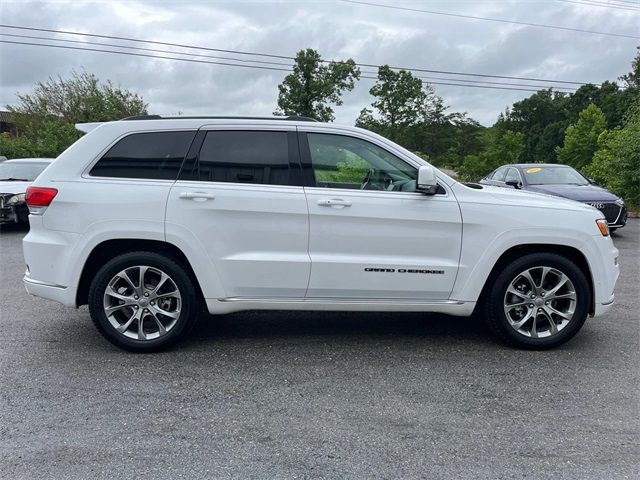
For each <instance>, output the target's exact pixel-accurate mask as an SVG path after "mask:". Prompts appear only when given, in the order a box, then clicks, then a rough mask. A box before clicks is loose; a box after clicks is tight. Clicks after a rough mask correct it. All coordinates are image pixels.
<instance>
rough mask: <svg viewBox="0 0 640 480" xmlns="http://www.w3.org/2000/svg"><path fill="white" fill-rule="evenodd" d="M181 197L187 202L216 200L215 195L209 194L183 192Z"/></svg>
mask: <svg viewBox="0 0 640 480" xmlns="http://www.w3.org/2000/svg"><path fill="white" fill-rule="evenodd" d="M179 196H180V198H183V199H185V200H194V201H196V202H204V201H205V200H213V199H214V198H216V197H215V195H212V194H210V193H207V192H182V193H181V194H180V195H179Z"/></svg>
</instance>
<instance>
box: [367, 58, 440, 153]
mask: <svg viewBox="0 0 640 480" xmlns="http://www.w3.org/2000/svg"><path fill="white" fill-rule="evenodd" d="M369 93H370V94H371V95H372V96H373V97H375V101H374V102H373V103H372V104H371V106H372V107H373V109H374V110H371V109H369V108H365V109H363V110H362V111H361V112H360V116H359V117H358V119H357V120H356V125H357V126H359V127H363V128H367V129H369V130H373V131H377V132H379V133H382V134H384V135H386V136H388V137H390V138H391V139H392V140H395V141H399V142H401V143H402V141H403V140H404V141H405V143H406V140H407V139H408V138H410V137H411V134H410V133H409V130H408V129H410V128H412V127H416V126H418V125H424V124H427V123H434V122H438V121H441V120H443V118H444V117H445V115H444V112H445V110H446V107H445V106H444V102H443V100H442V98H440V97H439V96H438V95H436V94H435V91H434V89H433V87H432V86H431V85H423V83H422V80H420V79H419V78H417V77H415V76H414V75H413V74H412V73H411V72H408V71H406V70H399V71H395V70H392V69H391V68H390V67H389V66H388V65H383V66H381V67H379V68H378V79H377V81H376V83H375V85H373V87H371V89H370V90H369Z"/></svg>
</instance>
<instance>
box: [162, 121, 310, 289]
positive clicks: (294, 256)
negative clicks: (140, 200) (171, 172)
mask: <svg viewBox="0 0 640 480" xmlns="http://www.w3.org/2000/svg"><path fill="white" fill-rule="evenodd" d="M198 138H199V140H198V141H196V142H194V146H193V147H192V150H191V151H190V153H189V155H188V158H187V160H186V161H185V164H184V166H183V168H182V171H181V173H180V177H179V178H178V181H177V182H176V183H175V184H174V186H173V187H172V188H171V192H170V194H169V201H168V204H167V213H166V232H167V239H168V240H171V239H176V241H187V242H189V243H190V244H191V245H192V246H193V248H194V249H202V250H204V251H205V252H206V257H207V259H206V262H207V263H208V264H207V266H206V268H207V269H208V270H209V272H208V274H209V277H210V279H211V282H212V284H214V285H217V287H216V288H214V289H213V290H214V291H213V292H211V289H209V292H208V293H207V292H205V296H207V295H209V296H215V298H220V299H222V298H261V297H283V298H303V297H304V294H305V291H306V288H307V283H308V280H309V271H310V261H309V255H308V251H307V248H308V229H309V225H308V212H307V205H306V201H305V195H304V190H303V187H302V186H301V183H300V164H299V154H298V144H297V138H296V133H295V127H286V126H282V127H269V126H265V125H256V126H247V125H242V126H233V127H228V126H212V127H206V128H204V129H202V130H201V131H200V132H199V133H198ZM185 239H188V240H185ZM199 268H200V270H201V271H202V269H203V267H202V266H201V265H200V266H199Z"/></svg>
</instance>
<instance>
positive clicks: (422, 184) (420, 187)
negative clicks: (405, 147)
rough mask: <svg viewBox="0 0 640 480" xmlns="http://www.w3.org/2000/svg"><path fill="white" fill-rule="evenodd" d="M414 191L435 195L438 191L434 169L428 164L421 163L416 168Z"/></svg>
mask: <svg viewBox="0 0 640 480" xmlns="http://www.w3.org/2000/svg"><path fill="white" fill-rule="evenodd" d="M416 191H418V192H422V193H424V194H425V195H435V193H436V192H437V191H438V180H437V179H436V170H435V169H434V168H433V167H432V166H430V165H422V166H421V167H420V168H419V169H418V181H417V182H416Z"/></svg>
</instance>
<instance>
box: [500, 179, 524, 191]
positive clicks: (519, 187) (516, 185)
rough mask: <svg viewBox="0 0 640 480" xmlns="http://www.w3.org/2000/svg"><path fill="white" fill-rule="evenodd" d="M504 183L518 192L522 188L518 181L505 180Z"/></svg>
mask: <svg viewBox="0 0 640 480" xmlns="http://www.w3.org/2000/svg"><path fill="white" fill-rule="evenodd" d="M504 183H506V184H507V185H509V186H510V187H513V188H515V189H517V190H520V189H521V188H522V184H521V183H520V182H519V181H518V180H507V181H506V182H504Z"/></svg>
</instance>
